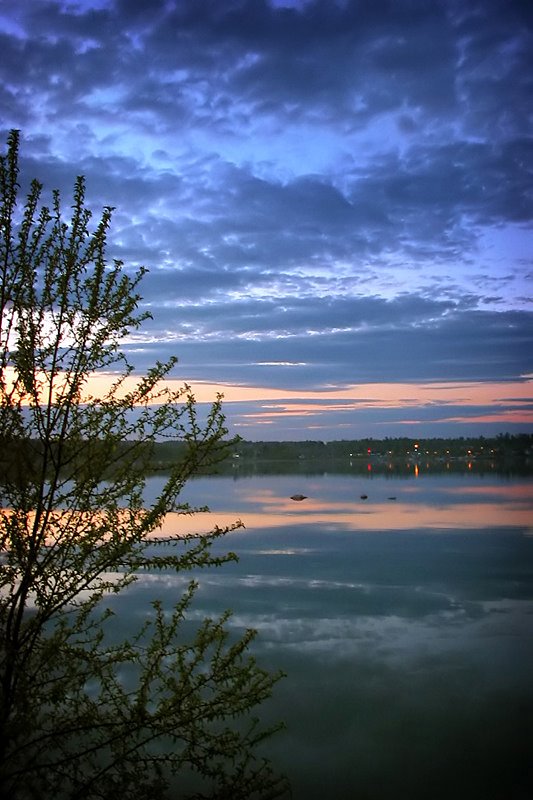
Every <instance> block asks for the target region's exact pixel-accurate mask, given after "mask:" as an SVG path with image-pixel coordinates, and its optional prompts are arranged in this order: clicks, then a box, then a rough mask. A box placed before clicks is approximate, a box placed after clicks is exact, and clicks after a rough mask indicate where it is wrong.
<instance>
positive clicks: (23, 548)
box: [0, 131, 285, 800]
mask: <svg viewBox="0 0 533 800" xmlns="http://www.w3.org/2000/svg"><path fill="white" fill-rule="evenodd" d="M18 149H19V134H18V132H16V131H12V132H11V134H10V135H9V138H8V146H7V152H6V155H5V156H3V157H2V159H1V162H0V182H1V185H0V191H1V196H2V199H1V202H2V205H1V241H0V269H1V289H0V309H1V320H0V326H1V327H0V452H1V456H0V462H1V463H0V636H1V642H0V692H1V694H0V794H1V795H2V796H4V797H7V796H8V797H10V798H22V799H23V800H25V799H26V798H49V797H54V798H71V799H73V798H80V800H81V798H83V799H84V800H86V799H88V800H90V799H91V798H108V797H109V798H111V797H113V798H116V797H121V798H150V800H153V799H154V798H163V797H167V796H172V797H198V798H200V797H216V798H232V799H233V798H248V797H257V798H266V797H277V796H279V795H281V794H282V793H283V792H284V790H285V783H284V781H283V779H281V778H279V777H278V776H276V775H275V773H274V771H273V769H272V767H271V765H270V764H269V762H268V761H267V760H265V759H262V758H260V756H259V754H258V750H257V746H258V745H259V744H260V743H261V742H262V741H263V739H264V738H265V737H266V736H268V735H270V734H271V733H272V732H273V730H274V729H273V728H270V729H262V727H261V726H260V723H259V722H258V720H257V719H255V717H253V715H252V712H253V710H254V708H255V706H256V705H257V704H259V703H261V702H262V701H263V700H264V699H265V698H267V697H268V696H269V695H270V694H271V691H272V688H273V686H274V684H275V682H276V681H277V680H278V678H279V677H280V676H279V675H278V674H271V673H269V672H266V671H265V670H263V669H261V668H260V667H259V666H258V664H257V663H256V662H255V660H254V658H253V657H252V656H251V655H250V651H249V645H250V643H251V641H252V639H253V637H254V632H253V631H247V632H246V633H245V634H244V635H242V636H241V637H236V636H234V635H231V632H230V629H229V626H228V624H227V623H228V619H229V616H230V615H229V613H225V614H223V615H222V616H221V617H220V618H219V619H205V620H204V621H203V623H202V624H200V626H199V627H198V629H197V630H196V632H195V634H194V636H193V637H192V639H190V640H188V641H187V640H186V638H185V633H184V630H183V629H184V622H185V620H186V619H187V614H188V612H189V609H190V607H191V603H192V601H193V597H194V593H195V588H196V584H195V582H194V581H192V580H191V581H190V582H189V583H188V588H187V590H186V591H185V592H184V593H183V596H181V597H180V598H179V600H178V602H177V603H176V605H175V606H174V608H172V609H170V610H168V609H165V608H163V606H162V604H161V603H160V602H158V601H154V603H153V605H152V607H151V613H150V614H149V616H148V619H147V621H146V623H145V624H144V625H143V626H142V627H141V629H140V630H138V631H137V632H136V634H135V635H134V636H130V637H128V638H123V639H122V640H120V641H117V640H116V639H114V638H112V637H110V634H109V624H110V621H111V616H112V614H111V611H110V610H109V609H107V608H106V604H105V599H106V597H108V596H109V594H110V593H118V592H123V591H127V588H128V586H129V585H130V584H131V583H132V582H134V581H135V580H136V578H137V576H138V574H139V573H140V571H142V570H144V569H147V568H149V569H150V570H175V571H178V572H181V571H183V570H190V569H191V568H197V567H211V566H218V565H221V564H223V563H224V562H226V561H228V560H230V559H234V558H235V556H234V555H233V554H232V553H227V554H226V555H223V556H216V555H215V554H214V553H213V551H212V548H211V545H212V543H213V542H214V540H215V539H217V538H218V537H220V536H222V535H223V534H224V533H225V532H226V531H227V530H228V529H220V528H215V530H214V531H212V532H210V533H208V534H205V535H202V536H200V537H198V536H195V537H192V536H191V537H185V538H179V537H178V536H171V537H170V538H167V539H165V540H164V541H163V540H161V539H157V538H154V537H151V534H153V533H154V531H156V530H157V528H158V527H159V526H160V525H161V523H162V521H163V519H164V518H165V516H166V515H167V514H168V513H169V512H171V511H178V512H183V513H191V512H192V509H190V508H189V507H188V506H186V505H185V504H181V503H180V499H179V497H180V491H181V490H182V488H183V486H184V484H185V482H186V481H187V480H188V478H190V477H191V476H192V475H195V474H197V473H198V471H199V470H201V469H203V468H205V467H206V466H208V465H212V464H213V463H215V462H216V461H217V460H218V459H220V458H222V457H223V455H224V452H225V449H226V448H227V440H226V438H225V437H226V436H227V430H226V428H225V426H224V416H223V414H222V409H221V398H220V397H217V399H216V401H215V402H214V404H213V406H212V408H211V410H210V413H209V415H208V417H207V421H206V422H205V423H204V424H203V425H202V424H200V422H199V417H198V413H197V408H196V405H195V400H194V397H193V396H192V394H191V392H190V389H189V388H188V387H187V386H185V387H183V388H181V389H179V390H174V389H172V388H170V387H169V384H168V383H166V384H165V378H166V377H167V376H168V373H169V370H170V369H171V368H172V367H173V365H174V360H172V361H170V362H169V363H166V364H162V363H157V364H156V365H155V366H154V368H153V369H151V370H150V371H149V372H148V373H147V374H146V376H144V377H142V378H141V379H140V380H137V381H135V380H134V376H133V375H132V372H133V370H132V367H131V365H130V364H129V363H128V361H127V359H126V357H125V355H124V353H123V352H122V351H121V344H120V343H121V339H122V338H123V337H124V336H125V335H126V333H128V332H129V331H131V330H134V329H136V328H138V327H139V325H140V324H141V323H142V322H143V320H144V319H145V318H146V315H145V314H143V313H140V311H139V301H140V297H139V294H138V286H139V282H140V280H141V278H142V276H143V270H141V271H138V272H136V273H135V274H133V275H129V274H128V273H127V271H126V270H125V268H124V266H123V265H122V263H121V262H118V261H113V262H112V263H111V264H110V263H108V262H107V261H106V244H107V241H106V240H107V234H108V228H109V224H110V221H111V215H112V209H111V208H105V209H104V211H103V213H102V215H101V218H100V219H99V221H98V223H97V224H96V226H94V228H93V229H92V230H90V223H91V212H90V211H89V210H88V208H87V207H86V204H85V184H84V179H83V178H81V177H80V178H78V179H77V180H76V182H75V188H74V201H73V206H72V213H71V219H70V220H69V221H68V222H65V220H64V216H63V211H62V208H61V202H60V196H59V193H58V192H54V194H53V198H52V203H51V206H50V207H46V206H45V205H44V204H43V200H42V192H43V188H42V186H41V185H40V184H39V183H38V182H37V181H33V182H32V184H31V188H30V190H29V193H28V195H27V198H26V200H25V203H24V205H23V207H22V209H19V207H18V205H17V196H18V192H19V185H18V178H19V160H18ZM102 371H105V372H106V373H107V374H109V373H112V374H113V375H114V376H115V377H114V379H113V382H112V383H111V385H110V387H109V388H108V389H107V390H105V391H103V392H101V393H100V394H99V395H98V396H96V395H94V394H91V378H92V377H93V376H94V374H95V373H98V372H102ZM166 437H167V438H168V437H173V438H177V439H179V440H181V442H182V445H183V444H184V445H185V456H184V457H183V458H181V459H180V461H179V463H177V464H175V465H173V467H172V469H171V471H170V473H169V474H168V476H167V477H166V483H165V485H164V488H163V490H162V491H161V493H160V495H159V497H158V498H157V499H156V500H155V502H153V503H152V504H151V505H147V504H146V503H145V502H144V499H143V488H144V486H145V481H146V476H147V475H148V473H149V471H150V467H151V458H152V452H153V449H154V444H155V443H156V442H157V441H160V440H162V439H165V438H166ZM236 524H237V525H238V523H236ZM125 672H127V675H128V680H127V682H126V683H124V680H123V678H122V677H121V676H123V675H124V673H125Z"/></svg>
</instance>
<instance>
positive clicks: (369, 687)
mask: <svg viewBox="0 0 533 800" xmlns="http://www.w3.org/2000/svg"><path fill="white" fill-rule="evenodd" d="M532 486H533V483H532V481H531V480H530V479H527V478H520V477H517V478H512V479H507V478H500V477H498V476H497V475H492V474H491V475H490V476H485V477H483V476H479V475H475V474H473V473H470V474H468V473H466V474H464V475H446V474H443V475H438V476H429V475H425V474H423V473H420V474H419V476H418V478H416V480H415V479H414V478H412V479H410V480H405V479H404V478H397V479H390V478H386V477H384V476H377V475H375V474H374V475H373V476H372V477H368V478H363V477H361V476H356V477H354V476H338V475H336V476H305V475H298V476H292V478H291V477H290V476H283V477H281V476H268V477H262V478H261V477H258V476H256V477H250V478H243V479H242V480H238V481H232V480H231V479H230V478H216V479H215V478H211V479H208V478H205V479H204V478H202V479H199V480H197V481H193V482H191V483H190V484H189V485H188V487H187V495H186V496H185V497H184V499H186V500H187V501H188V502H190V503H191V504H192V505H203V504H205V503H208V504H209V505H210V506H211V508H212V513H211V514H210V515H205V516H204V515H200V516H199V517H198V518H196V519H195V521H194V526H195V528H196V529H197V530H205V529H207V528H209V527H210V526H211V524H213V523H215V522H216V523H217V524H219V525H220V524H224V523H226V522H227V523H229V522H233V521H234V520H235V519H236V518H241V519H242V520H243V522H244V524H245V525H246V528H245V529H243V530H240V531H235V532H234V533H231V534H229V535H228V536H227V537H225V540H224V541H220V542H219V543H217V547H219V548H220V549H234V550H236V551H237V552H238V553H239V555H240V561H239V563H237V564H228V565H226V566H224V567H223V568H221V569H218V570H213V571H207V572H201V573H198V576H197V577H198V580H199V582H200V590H199V593H198V597H197V601H196V604H195V610H194V613H193V615H192V616H191V618H190V620H189V624H190V625H191V626H194V625H195V624H197V623H198V622H199V621H200V620H201V619H202V618H203V617H204V616H205V615H208V614H209V615H214V614H217V613H219V612H220V611H221V610H223V609H225V608H227V607H231V608H233V609H234V612H235V615H234V618H233V624H234V626H235V627H236V628H238V629H239V630H240V629H242V628H245V627H255V628H256V629H257V630H258V631H259V637H258V639H257V642H256V645H255V647H256V651H257V655H258V657H259V658H260V660H261V662H262V663H264V664H265V665H271V666H272V667H275V668H277V667H281V668H283V669H284V670H285V671H286V672H287V676H288V677H287V678H286V679H285V680H284V681H283V682H282V684H281V685H280V686H279V687H278V689H277V690H276V692H275V695H274V698H273V700H272V702H271V703H270V705H267V706H266V707H265V708H264V709H263V712H264V714H265V715H266V717H267V718H268V719H272V720H277V719H279V718H280V717H282V718H284V719H285V721H286V723H287V731H286V732H285V733H284V734H283V736H281V737H279V738H278V739H276V740H274V741H272V742H271V743H270V744H269V745H268V752H269V755H271V756H272V757H273V758H274V760H275V761H276V762H277V763H278V765H279V766H280V767H281V768H282V769H284V770H285V771H286V772H287V773H288V774H289V775H290V777H291V779H292V783H293V790H294V794H293V797H294V798H295V800H318V798H320V799H321V800H322V798H335V800H352V798H364V799H366V800H389V798H410V800H411V799H412V798H414V800H418V798H420V800H421V798H424V799H425V798H427V797H431V798H432V800H433V799H434V798H436V800H449V798H452V797H453V798H459V799H461V798H468V799H469V800H471V799H472V798H473V799H476V798H477V799H479V800H481V798H482V799H483V800H490V798H494V800H496V798H506V800H507V799H509V800H519V799H520V798H525V797H528V796H529V794H528V791H529V788H530V781H529V779H530V744H529V742H530V733H531V731H530V720H531V719H533V686H532V683H531V677H530V676H531V671H532V668H533V637H532V636H531V631H532V629H533V628H532V625H533V537H532V536H531V535H530V534H531V532H532V528H531V524H532V519H533V495H532V491H531V489H532ZM150 491H154V492H156V491H157V485H156V484H155V483H154V484H153V485H151V487H150ZM295 493H301V494H304V495H306V496H307V499H306V500H305V501H302V502H298V503H296V502H294V501H292V500H291V499H290V496H291V495H293V494H295ZM362 494H366V495H367V499H366V500H363V499H361V495H362ZM391 497H395V498H396V499H395V500H391V499H390V498H391ZM193 519H194V518H193ZM165 529H166V531H165V532H166V533H171V532H177V531H182V532H185V531H186V530H190V529H191V518H189V517H177V516H171V517H170V518H169V519H168V520H167V523H166V526H165ZM187 577H188V576H184V575H174V574H165V573H163V574H158V575H149V574H148V575H146V576H144V577H142V578H141V580H140V581H139V582H138V584H137V585H136V586H135V587H134V589H133V591H132V592H130V593H129V595H128V597H127V598H118V599H116V600H114V601H113V602H115V604H116V605H120V604H123V605H122V607H123V609H124V613H125V614H129V615H132V616H140V617H142V616H143V615H144V614H146V613H147V610H148V609H149V600H151V599H153V598H154V597H155V596H159V597H161V598H162V599H164V600H165V599H167V600H168V601H169V602H173V600H174V599H175V598H176V595H177V593H179V592H180V591H181V590H182V588H183V586H184V583H185V581H186V580H187Z"/></svg>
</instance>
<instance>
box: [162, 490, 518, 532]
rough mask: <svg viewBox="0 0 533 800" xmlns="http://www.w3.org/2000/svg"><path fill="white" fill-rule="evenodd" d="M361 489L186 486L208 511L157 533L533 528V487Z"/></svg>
mask: <svg viewBox="0 0 533 800" xmlns="http://www.w3.org/2000/svg"><path fill="white" fill-rule="evenodd" d="M194 484H196V485H194ZM361 485H362V484H360V482H357V481H354V480H352V479H350V478H344V477H339V476H335V478H328V477H327V476H326V477H323V478H319V479H317V478H314V479H312V480H307V481H306V482H305V483H304V486H303V488H304V489H305V491H302V494H306V499H305V500H303V501H301V502H299V503H295V501H294V500H293V499H291V497H290V496H289V495H288V492H287V486H286V480H283V481H280V480H277V481H276V480H275V479H274V478H270V477H269V478H264V479H261V478H258V477H254V478H248V479H242V480H240V481H239V482H238V483H237V484H235V483H233V482H232V481H230V480H229V479H225V478H219V479H212V478H211V479H210V478H204V479H199V480H198V481H195V482H193V488H192V491H191V489H190V487H189V492H190V493H191V494H193V497H192V501H193V504H195V503H196V504H198V505H201V504H203V503H206V502H207V503H208V504H209V505H210V507H211V509H212V510H211V513H205V514H200V515H197V516H195V517H190V516H185V515H180V514H169V515H168V517H167V519H166V521H165V524H164V527H163V529H162V534H163V535H170V534H172V533H191V532H194V533H200V532H203V531H206V530H209V529H210V528H212V527H213V526H214V525H215V524H218V525H221V526H225V525H231V524H232V523H233V522H234V521H235V520H236V519H240V520H242V522H243V523H244V526H245V527H246V529H247V530H248V531H250V532H253V531H254V530H255V529H257V528H261V529H266V528H279V527H284V526H286V525H290V524H298V525H320V526H323V527H324V528H328V529H329V528H331V527H338V528H344V529H345V530H374V531H393V530H404V531H405V530H418V529H432V530H438V529H443V530H454V529H460V530H463V529H471V530H475V529H478V528H481V529H487V528H501V527H517V526H518V527H523V528H526V529H527V528H529V529H530V530H531V526H532V524H533V493H532V482H531V481H527V480H525V479H523V480H521V481H520V480H517V481H515V482H513V483H511V482H508V481H506V482H494V480H492V482H491V481H489V480H487V481H483V480H481V481H479V480H477V482H475V483H472V482H465V479H464V478H460V479H453V480H445V479H439V478H437V479H431V478H426V479H421V478H419V479H418V480H417V481H416V483H415V482H414V481H413V482H411V483H406V482H405V481H397V482H395V481H391V480H386V479H384V478H383V477H377V478H374V479H373V481H372V486H371V488H370V489H369V488H368V487H365V492H364V494H363V497H361V494H360V493H359V492H360V489H361ZM299 486H300V487H301V486H302V481H301V480H300V482H299ZM363 498H364V499H363ZM213 500H215V502H216V504H217V505H216V508H215V506H214V505H213ZM230 500H232V501H233V505H231V503H230Z"/></svg>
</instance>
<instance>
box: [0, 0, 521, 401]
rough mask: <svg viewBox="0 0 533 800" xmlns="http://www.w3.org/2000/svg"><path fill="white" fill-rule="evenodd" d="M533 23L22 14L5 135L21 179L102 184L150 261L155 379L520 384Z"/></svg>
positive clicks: (103, 198) (115, 242) (123, 10)
mask: <svg viewBox="0 0 533 800" xmlns="http://www.w3.org/2000/svg"><path fill="white" fill-rule="evenodd" d="M531 23H532V19H531V14H530V12H528V10H527V9H526V7H525V6H524V4H523V3H520V2H506V3H502V2H500V0H488V2H483V3H481V2H479V3H478V2H474V3H469V4H468V6H465V4H463V3H460V2H458V0H446V1H445V0H442V2H437V3H432V4H428V3H426V2H423V0H415V2H398V3H394V4H392V3H389V2H386V0H377V2H375V3H372V4H361V3H358V2H355V0H347V1H346V2H342V3H341V2H339V3H337V2H330V1H329V0H309V1H308V2H282V3H280V2H268V1H267V0H229V1H228V2H225V3H222V4H220V3H219V4H217V3H212V2H209V1H208V0H198V2H195V3H190V2H186V1H185V0H177V2H175V3H172V4H168V3H165V2H162V1H161V2H154V3H150V5H149V7H148V6H147V5H146V4H145V3H141V2H125V1H124V2H122V1H119V0H79V2H72V3H70V2H69V3H62V2H59V0H42V2H39V3H31V4H30V3H22V4H21V3H17V2H15V0H6V2H4V3H3V4H2V9H1V10H0V46H1V47H2V54H3V58H2V64H1V65H0V75H1V78H2V80H1V82H0V85H1V88H0V101H1V107H2V116H1V119H0V127H1V128H2V130H3V131H4V132H6V131H7V130H8V129H9V128H10V127H12V126H15V127H19V128H21V129H22V131H23V149H22V153H23V155H22V166H23V180H22V183H23V187H27V185H28V181H29V179H30V178H31V177H33V176H37V177H39V179H41V180H42V181H43V182H44V183H45V185H46V186H47V188H49V189H51V188H52V187H56V186H57V187H59V188H60V189H61V191H62V193H63V196H64V200H65V205H66V206H68V205H69V197H70V196H71V194H70V193H71V188H72V183H73V180H74V177H75V176H76V175H78V174H84V175H85V176H86V180H87V198H88V201H89V202H90V204H91V207H92V208H94V210H95V212H97V211H98V209H99V208H101V207H102V206H103V205H111V206H114V207H116V211H115V216H114V223H113V227H112V231H111V236H110V256H112V257H117V258H120V259H122V260H124V262H125V264H126V266H127V268H128V269H134V268H135V267H136V266H138V265H140V264H144V265H146V266H148V267H149V269H150V272H149V274H148V276H147V277H146V279H145V281H144V283H143V285H142V292H143V294H144V298H145V304H146V307H147V308H149V310H150V312H151V313H152V315H153V318H154V320H153V323H152V324H151V325H147V326H146V328H145V330H144V333H143V334H142V335H141V336H138V337H136V338H135V340H134V342H133V347H134V348H135V350H136V353H135V358H136V363H137V364H138V366H139V368H145V367H146V365H147V364H148V361H149V360H150V359H152V360H153V359H154V358H156V357H165V355H166V354H167V353H170V352H177V353H178V355H179V356H180V357H181V359H182V362H181V363H182V368H183V370H184V372H185V373H186V374H187V377H190V378H195V379H201V380H204V381H207V382H209V381H211V382H214V381H222V380H226V381H232V382H236V383H239V382H240V383H241V384H244V383H246V382H248V383H250V385H258V384H259V383H261V385H263V384H264V385H268V386H273V385H279V386H280V387H291V388H292V389H293V390H294V391H295V392H298V391H301V390H302V388H304V389H305V388H307V387H317V388H319V387H324V386H327V385H334V386H337V385H346V384H350V383H352V382H354V381H357V380H360V381H371V380H390V381H400V380H404V379H409V380H412V381H420V380H437V381H438V380H442V381H444V380H463V379H468V378H470V379H474V380H479V381H485V380H487V381H494V380H496V381H498V380H516V379H518V378H519V376H520V375H523V374H526V373H528V372H531V359H530V355H529V353H530V345H531V330H532V326H531V316H530V313H531V312H530V300H529V299H528V295H529V292H528V287H529V284H530V281H531V263H532V262H531V256H530V255H529V254H530V252H531V220H532V216H533V197H532V194H531V183H532V181H531V177H532V176H531V168H530V165H531V163H532V160H533V152H532V147H533V145H532V141H533V140H532V138H531V131H530V124H529V118H528V109H529V96H530V89H531V86H530V80H531V79H530V75H531V73H532V67H533V64H532V60H533V57H532V55H531V53H533V34H532V31H533V25H532V24H531ZM285 362H298V363H300V364H301V366H299V367H298V368H297V369H293V368H288V367H286V366H282V364H285ZM267 363H268V364H269V365H270V366H268V367H265V366H264V365H265V364H267ZM261 364H262V366H261Z"/></svg>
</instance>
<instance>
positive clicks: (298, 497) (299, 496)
mask: <svg viewBox="0 0 533 800" xmlns="http://www.w3.org/2000/svg"><path fill="white" fill-rule="evenodd" d="M291 500H307V495H305V494H292V495H291Z"/></svg>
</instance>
